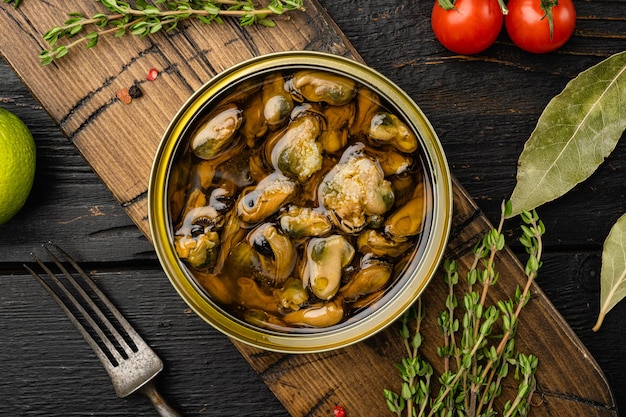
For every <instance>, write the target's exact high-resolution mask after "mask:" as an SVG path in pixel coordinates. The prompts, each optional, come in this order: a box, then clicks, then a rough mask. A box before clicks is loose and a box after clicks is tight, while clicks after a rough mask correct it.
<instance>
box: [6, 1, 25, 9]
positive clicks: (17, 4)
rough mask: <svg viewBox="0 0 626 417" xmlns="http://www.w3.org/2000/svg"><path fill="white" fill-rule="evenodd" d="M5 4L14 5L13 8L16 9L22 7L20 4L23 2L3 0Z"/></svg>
mask: <svg viewBox="0 0 626 417" xmlns="http://www.w3.org/2000/svg"><path fill="white" fill-rule="evenodd" d="M3 2H4V3H13V7H15V8H16V9H17V8H18V7H20V3H21V2H22V0H3Z"/></svg>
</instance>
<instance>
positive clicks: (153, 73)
mask: <svg viewBox="0 0 626 417" xmlns="http://www.w3.org/2000/svg"><path fill="white" fill-rule="evenodd" d="M158 76H159V70H158V69H156V68H151V69H150V71H148V75H147V76H146V79H147V80H148V81H154V80H156V77H158Z"/></svg>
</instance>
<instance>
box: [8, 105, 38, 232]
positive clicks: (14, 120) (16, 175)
mask: <svg viewBox="0 0 626 417" xmlns="http://www.w3.org/2000/svg"><path fill="white" fill-rule="evenodd" d="M35 154H36V150H35V141H34V140H33V135H32V134H31V133H30V130H28V127H26V125H25V124H24V123H23V122H22V121H21V120H20V119H19V117H17V116H16V115H14V114H13V113H11V112H9V111H8V110H5V109H3V108H0V224H4V223H6V222H8V221H9V220H10V219H11V218H12V217H13V216H15V214H17V212H18V211H19V210H20V209H21V208H22V206H23V205H24V203H25V202H26V199H27V198H28V194H30V189H31V188H32V186H33V180H34V178H35Z"/></svg>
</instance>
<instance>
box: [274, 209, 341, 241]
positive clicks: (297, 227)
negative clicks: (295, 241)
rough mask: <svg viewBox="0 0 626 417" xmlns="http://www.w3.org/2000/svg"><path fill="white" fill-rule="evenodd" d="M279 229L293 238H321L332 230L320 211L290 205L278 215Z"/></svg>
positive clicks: (331, 226)
mask: <svg viewBox="0 0 626 417" xmlns="http://www.w3.org/2000/svg"><path fill="white" fill-rule="evenodd" d="M279 220H280V228H281V229H282V230H283V231H284V232H285V233H286V234H287V235H288V236H291V237H293V238H302V237H313V236H323V235H326V234H328V233H330V231H331V230H332V228H333V225H332V223H331V221H330V219H329V218H328V216H327V215H326V214H325V213H324V212H322V211H321V210H315V209H313V208H310V207H300V206H296V205H291V206H289V208H288V209H287V210H285V212H284V213H282V214H281V215H280V218H279Z"/></svg>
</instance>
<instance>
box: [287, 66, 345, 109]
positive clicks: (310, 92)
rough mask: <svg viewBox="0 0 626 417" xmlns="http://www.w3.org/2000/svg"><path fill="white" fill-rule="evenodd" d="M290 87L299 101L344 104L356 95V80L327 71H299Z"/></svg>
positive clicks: (291, 81)
mask: <svg viewBox="0 0 626 417" xmlns="http://www.w3.org/2000/svg"><path fill="white" fill-rule="evenodd" d="M288 87H289V89H290V91H291V93H292V95H293V96H294V97H295V98H296V99H297V100H298V101H305V100H306V101H309V102H311V103H319V102H323V103H327V104H330V105H333V106H342V105H344V104H347V103H349V102H350V101H351V100H352V99H353V98H354V96H355V95H356V92H357V90H356V83H355V81H354V80H352V79H350V78H348V77H344V76H342V75H337V74H333V73H330V72H327V71H298V72H296V73H295V74H294V75H293V78H292V79H291V80H290V81H289V83H288Z"/></svg>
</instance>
